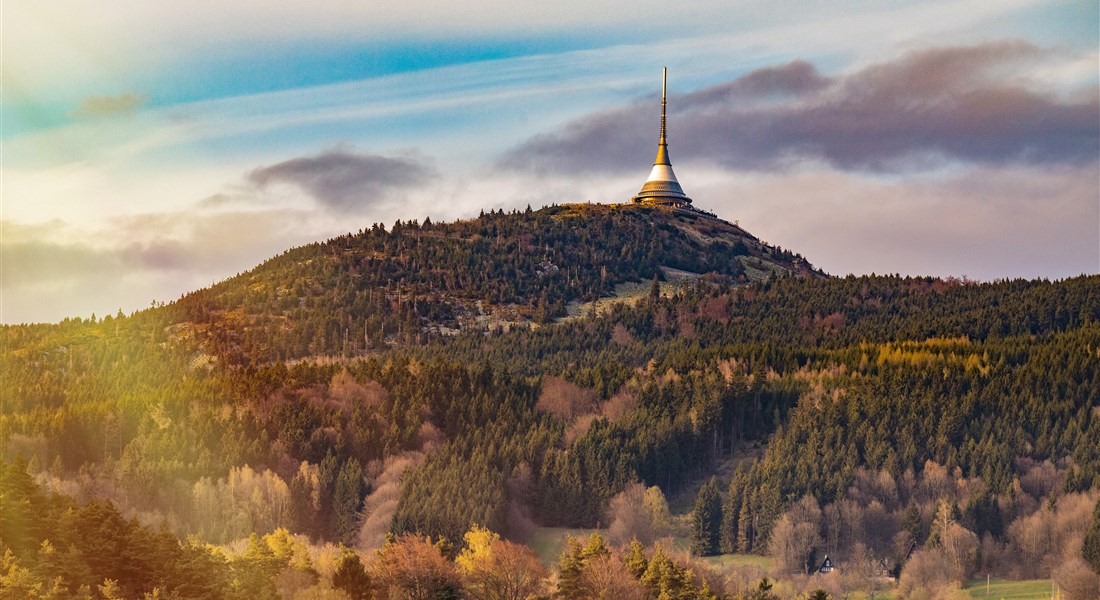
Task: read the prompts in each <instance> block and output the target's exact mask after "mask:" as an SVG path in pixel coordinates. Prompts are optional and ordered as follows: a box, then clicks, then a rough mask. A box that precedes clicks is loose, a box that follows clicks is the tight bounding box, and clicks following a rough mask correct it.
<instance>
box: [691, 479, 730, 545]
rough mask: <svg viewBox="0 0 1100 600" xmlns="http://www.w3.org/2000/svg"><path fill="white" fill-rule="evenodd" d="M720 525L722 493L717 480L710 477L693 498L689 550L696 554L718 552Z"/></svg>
mask: <svg viewBox="0 0 1100 600" xmlns="http://www.w3.org/2000/svg"><path fill="white" fill-rule="evenodd" d="M721 526H722V495H721V494H720V493H719V492H718V480H717V479H716V478H715V477H711V478H710V481H708V482H707V483H706V484H705V485H703V487H702V489H700V490H699V495H698V496H696V498H695V509H694V510H693V511H692V515H691V552H692V553H693V554H696V555H698V556H710V555H712V554H717V553H718V541H719V539H720V537H721V531H720V529H721Z"/></svg>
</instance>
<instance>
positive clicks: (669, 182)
mask: <svg viewBox="0 0 1100 600" xmlns="http://www.w3.org/2000/svg"><path fill="white" fill-rule="evenodd" d="M661 77H662V78H661V137H660V138H659V139H658V141H657V159H656V160H654V161H653V170H652V171H650V173H649V179H647V180H646V182H645V184H644V185H642V191H640V192H638V195H637V196H634V202H641V203H645V204H660V205H664V206H686V205H689V204H691V198H688V197H687V195H686V194H684V190H683V188H681V187H680V182H679V181H677V180H676V174H675V173H673V172H672V161H670V160H669V158H668V118H667V114H666V113H667V112H668V67H665V68H664V71H663V73H662V76H661Z"/></svg>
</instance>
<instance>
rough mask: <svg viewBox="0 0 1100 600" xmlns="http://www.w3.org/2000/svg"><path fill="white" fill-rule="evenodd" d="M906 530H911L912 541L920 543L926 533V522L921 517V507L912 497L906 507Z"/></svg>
mask: <svg viewBox="0 0 1100 600" xmlns="http://www.w3.org/2000/svg"><path fill="white" fill-rule="evenodd" d="M905 530H906V531H908V532H909V537H910V540H911V543H913V544H920V542H921V538H922V537H923V535H922V534H923V533H924V522H923V521H922V519H921V515H920V508H919V507H917V503H916V502H914V501H913V500H912V499H910V500H909V506H908V507H906V509H905Z"/></svg>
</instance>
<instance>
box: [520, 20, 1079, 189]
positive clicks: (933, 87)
mask: <svg viewBox="0 0 1100 600" xmlns="http://www.w3.org/2000/svg"><path fill="white" fill-rule="evenodd" d="M1056 59H1057V55H1055V54H1054V53H1053V52H1051V51H1048V50H1044V49H1041V48H1038V47H1036V46H1034V45H1031V44H1028V43H1025V42H1020V41H1007V42H999V43H987V44H982V45H976V46H961V47H948V48H934V49H930V50H922V51H919V52H913V53H910V54H907V55H905V56H903V57H901V58H899V59H896V60H892V61H889V62H883V63H879V64H874V65H870V66H867V67H864V68H862V69H859V70H857V71H855V72H853V73H850V74H843V75H836V76H826V75H823V74H821V73H820V72H818V70H817V69H815V68H814V67H813V66H811V65H810V64H809V63H807V62H805V61H794V62H791V63H787V64H785V65H779V66H773V67H767V68H764V69H759V70H756V71H753V72H751V73H748V74H746V75H744V76H742V77H739V78H737V79H734V80H732V81H729V82H726V83H723V84H719V85H716V86H712V87H709V88H705V89H702V90H700V91H697V92H695V93H692V94H688V95H686V96H683V97H679V98H673V99H672V100H671V106H672V108H671V114H670V120H671V125H670V130H671V133H670V144H671V145H672V148H673V151H674V152H673V157H674V159H676V158H680V159H699V160H705V161H709V162H713V163H716V164H719V165H723V166H725V167H728V168H734V169H750V170H783V169H786V168H788V167H791V166H795V165H799V164H803V163H805V162H807V161H809V162H822V163H825V164H828V165H831V166H833V167H836V168H840V169H844V170H868V171H878V172H904V171H913V170H920V169H922V168H925V167H927V166H929V164H930V163H931V164H933V165H936V164H940V163H942V162H944V161H963V162H969V163H975V164H998V165H1007V164H1082V163H1086V162H1090V161H1093V160H1095V159H1096V157H1097V156H1098V155H1100V121H1098V119H1097V118H1096V115H1097V114H1098V112H1100V91H1098V90H1097V88H1096V87H1095V85H1093V86H1092V87H1090V88H1089V89H1087V90H1085V93H1080V94H1067V93H1066V90H1062V89H1053V88H1051V87H1049V86H1045V87H1044V86H1043V84H1042V83H1040V82H1036V81H1032V80H1029V78H1028V77H1027V74H1028V72H1029V70H1031V69H1034V68H1035V67H1036V66H1039V65H1042V64H1043V63H1044V62H1048V61H1051V60H1056ZM655 114H656V110H655V104H654V102H653V101H646V102H637V103H634V104H632V105H630V106H626V107H622V108H619V109H615V110H610V111H606V112H602V113H598V114H595V115H592V116H589V117H586V118H584V119H581V120H579V121H575V122H573V123H572V124H570V125H568V126H567V127H566V128H565V130H564V132H563V133H560V134H551V135H542V136H538V137H535V138H532V139H530V140H528V141H527V142H525V143H523V144H521V145H520V146H518V147H517V148H515V149H514V150H512V151H510V152H509V153H507V154H506V155H505V156H504V158H503V160H502V164H503V165H504V166H506V167H509V168H513V169H520V170H531V171H536V172H544V173H545V172H585V171H603V172H615V171H620V170H622V169H626V168H636V166H637V165H638V164H639V162H641V161H642V160H644V158H643V156H645V157H648V155H649V154H651V153H652V151H653V146H654V138H655V135H654V134H655V129H656V128H655V126H654V125H655V123H654V120H655V119H654V116H655Z"/></svg>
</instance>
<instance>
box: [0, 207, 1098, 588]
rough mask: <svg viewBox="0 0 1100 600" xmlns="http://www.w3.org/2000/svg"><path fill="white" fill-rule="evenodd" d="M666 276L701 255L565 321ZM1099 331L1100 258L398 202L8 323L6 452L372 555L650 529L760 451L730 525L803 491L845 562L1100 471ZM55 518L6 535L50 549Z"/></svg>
mask: <svg viewBox="0 0 1100 600" xmlns="http://www.w3.org/2000/svg"><path fill="white" fill-rule="evenodd" d="M765 271H771V272H775V273H777V274H781V275H795V276H782V277H761V276H759V274H760V273H763V272H765ZM685 274H689V275H685ZM663 275H667V277H668V279H670V280H674V279H677V278H680V279H682V280H684V281H687V282H690V283H688V284H687V285H682V286H679V287H672V288H671V289H668V290H666V293H664V294H660V293H648V292H647V293H643V294H640V295H635V299H634V301H633V302H630V303H610V304H609V305H607V306H604V307H603V309H602V310H582V311H580V314H578V315H577V316H575V317H572V318H562V315H563V313H564V309H565V306H566V305H567V304H568V303H570V302H578V301H581V300H592V299H593V298H597V297H601V296H603V297H607V296H610V295H611V294H613V293H614V292H615V290H616V289H621V286H623V285H624V284H628V283H629V282H635V283H634V285H635V286H636V287H640V288H642V289H648V290H653V285H652V282H653V279H654V277H655V276H656V277H657V278H660V277H662V276H663ZM754 279H755V280H756V281H753V280H754ZM505 322H507V323H513V324H519V325H521V326H516V327H510V328H506V327H503V326H498V325H501V324H503V323H505ZM1098 348H1100V276H1088V277H1084V276H1083V277H1077V278H1073V279H1068V280H1065V281H1058V282H1049V281H1001V282H993V283H983V284H978V283H972V282H964V281H945V280H940V279H935V278H911V277H905V278H901V277H845V278H830V277H825V276H823V275H821V274H820V273H817V272H815V271H813V270H812V269H811V268H810V267H809V266H808V265H807V264H806V263H805V261H803V260H802V259H800V258H799V257H797V256H795V255H792V254H789V253H786V252H782V251H779V250H778V249H774V248H770V247H768V246H767V245H766V244H764V243H762V242H760V241H759V240H756V239H755V238H753V237H752V236H750V235H748V234H747V233H745V232H743V231H742V230H740V229H739V228H737V227H736V226H735V225H732V224H729V223H725V222H723V221H720V220H717V219H713V218H710V217H708V216H706V215H701V214H696V213H684V212H666V211H656V210H649V209H644V208H643V209H639V208H636V207H601V206H588V205H576V206H566V207H553V208H549V209H545V210H542V211H533V212H531V213H514V214H507V215H506V214H501V213H498V214H491V215H484V216H483V217H481V218H479V219H477V220H473V221H467V222H460V223H455V224H448V225H434V224H431V225H429V224H416V225H413V224H397V225H395V226H394V227H392V228H391V230H390V231H384V230H382V229H381V228H380V227H375V228H372V229H371V230H369V231H364V232H362V233H359V234H356V235H349V236H344V237H341V238H337V239H334V240H330V241H328V242H325V243H319V244H315V245H311V246H306V247H303V248H298V249H295V250H290V251H288V252H286V253H284V254H283V255H281V256H279V257H276V258H274V259H272V260H270V261H268V262H267V263H264V264H263V265H261V266H259V267H257V268H256V269H254V270H252V271H249V272H248V273H244V274H241V275H239V276H237V277H234V278H232V279H230V280H227V281H225V282H222V283H220V284H218V285H216V286H214V287H213V288H210V289H207V290H201V291H198V292H195V293H194V294H190V295H188V296H186V297H184V298H182V299H181V300H180V301H178V302H176V303H173V304H170V305H167V306H162V307H157V308H153V309H149V310H145V311H141V312H139V313H136V314H134V315H130V316H124V315H117V316H109V317H107V318H104V319H102V320H99V321H91V320H81V319H76V320H66V321H64V322H62V323H59V324H55V325H27V326H6V327H2V328H0V373H2V374H3V377H2V378H0V397H2V398H3V405H2V408H0V447H2V448H3V451H4V458H5V461H6V462H10V460H11V459H10V458H9V457H17V456H20V455H22V456H24V457H26V459H27V462H25V463H24V462H19V463H15V465H14V466H11V467H8V469H9V471H10V470H12V469H14V470H15V471H18V472H20V473H22V472H29V473H31V474H32V475H33V476H34V478H35V479H36V485H40V486H42V487H43V489H44V490H46V491H48V492H57V493H61V494H64V495H65V496H69V497H72V498H73V499H74V500H64V499H61V497H60V496H50V497H49V498H47V497H46V496H47V495H46V494H39V493H37V492H34V486H33V485H31V484H30V483H29V482H28V481H25V478H23V477H22V476H20V477H14V476H12V477H10V478H9V479H10V480H11V481H13V482H15V483H16V484H18V486H16V487H18V489H14V488H12V489H8V488H5V489H0V504H2V505H0V518H7V517H5V516H4V515H9V514H10V515H32V514H36V512H35V508H36V506H37V505H36V503H37V504H44V503H47V502H48V503H50V505H49V506H46V507H44V511H45V512H43V513H42V514H60V513H62V512H65V511H67V510H68V507H67V503H71V502H75V503H76V504H86V505H87V506H90V507H92V508H91V509H88V510H86V511H84V510H82V511H80V512H81V514H83V513H84V512H88V513H89V514H100V513H104V512H105V511H104V509H102V508H101V507H99V505H97V504H95V503H91V504H88V503H90V502H91V501H93V500H102V499H106V500H109V501H110V502H111V503H112V504H114V505H115V506H117V507H118V509H119V510H120V511H121V513H122V514H123V515H126V516H136V517H139V518H140V519H141V521H142V522H143V523H145V524H148V525H152V526H153V527H160V526H161V525H162V524H163V525H164V526H166V527H167V528H168V529H169V530H170V531H171V533H172V534H174V535H176V536H178V537H179V538H180V539H184V538H186V537H187V536H190V535H194V536H197V539H198V540H201V541H205V542H211V543H223V544H224V543H230V542H232V541H234V540H241V539H243V538H247V537H249V535H250V534H252V533H257V534H263V533H267V532H272V531H275V530H276V529H277V528H281V527H282V528H287V529H288V530H290V531H291V532H294V533H300V534H304V535H306V536H308V537H309V538H310V539H311V540H313V541H314V542H342V543H344V544H347V545H349V546H353V547H356V548H358V549H360V550H362V551H364V554H363V555H364V556H369V555H370V554H369V553H366V552H365V551H366V550H367V549H370V548H375V547H377V546H378V545H380V544H382V543H383V541H384V540H385V535H386V534H387V533H388V532H393V533H403V532H404V533H417V534H430V535H433V536H440V535H442V536H445V537H446V538H448V539H449V540H451V541H454V542H458V541H459V540H461V539H462V536H463V533H464V532H466V531H467V530H468V529H469V528H470V527H471V526H472V525H474V524H478V525H482V526H486V527H489V528H490V529H492V530H494V531H498V532H500V533H502V534H505V535H508V536H511V537H512V538H514V539H523V537H524V535H525V533H526V532H528V531H530V529H531V527H532V526H533V525H536V524H537V525H546V526H568V527H595V526H598V525H612V527H611V528H610V529H609V531H611V532H614V531H620V532H622V531H628V532H630V533H633V534H639V535H649V536H651V537H652V536H654V535H656V533H655V532H657V531H665V532H667V531H668V527H669V524H668V521H670V520H671V516H667V518H666V517H662V519H664V522H663V524H662V525H661V527H664V529H662V528H661V527H657V526H656V525H654V526H653V527H651V528H650V529H645V528H641V527H640V526H638V525H637V524H638V523H639V522H640V521H638V520H637V519H636V518H635V519H634V520H633V521H630V523H633V525H622V523H623V522H624V517H623V515H624V514H626V515H627V517H629V516H630V515H631V514H634V513H630V510H634V511H635V512H637V511H641V510H642V509H641V508H638V507H637V506H635V507H634V508H633V509H630V506H632V505H630V504H629V503H630V502H631V500H630V498H631V497H633V498H634V499H635V500H637V501H638V502H641V500H640V499H641V497H642V496H643V495H644V496H645V497H646V498H649V500H647V502H649V506H657V507H658V508H660V507H661V506H662V503H663V502H664V499H665V497H666V495H672V494H675V493H677V492H683V493H689V492H684V489H685V488H687V487H688V486H689V485H690V484H691V483H692V482H693V481H699V480H701V479H705V478H706V477H707V476H709V475H711V474H714V473H716V472H720V471H719V470H718V465H720V464H723V463H727V464H728V463H729V462H731V461H733V462H737V463H738V464H739V465H740V468H737V469H736V470H734V471H733V472H732V473H730V471H729V470H726V471H721V473H723V474H725V475H727V476H728V479H724V480H723V481H721V486H719V483H718V482H715V483H714V484H708V486H707V489H708V490H710V491H711V492H714V493H712V494H711V497H713V498H717V497H718V496H719V495H720V496H721V504H722V507H721V511H720V512H721V514H722V515H725V516H724V517H723V518H722V519H721V520H720V529H721V530H720V531H714V532H713V536H714V541H715V544H720V546H719V547H712V548H709V549H707V550H705V551H706V552H715V551H718V550H721V551H726V552H729V551H739V552H755V553H762V552H767V551H769V549H770V548H771V542H770V540H771V539H772V538H773V537H774V536H775V535H780V534H775V533H774V532H775V531H779V532H780V533H782V532H783V531H784V529H783V527H786V526H785V525H783V523H784V519H786V523H787V525H790V524H791V519H795V518H798V519H804V520H807V521H808V522H809V524H810V525H811V526H812V527H811V529H815V528H816V530H817V531H819V532H820V533H821V536H822V540H821V542H820V544H819V548H818V549H824V548H828V552H829V553H830V555H831V556H834V557H836V558H837V560H844V559H845V558H849V557H857V556H858V557H862V556H865V553H866V552H867V551H870V552H873V553H874V554H875V555H876V556H886V557H890V556H893V555H894V554H896V553H897V552H904V551H905V550H906V549H907V548H909V547H910V546H911V545H912V544H914V543H919V544H924V543H925V542H926V541H927V540H928V539H930V538H931V539H933V542H930V543H934V540H935V538H932V534H931V533H930V532H931V524H932V521H933V519H934V518H936V515H937V514H938V513H943V514H947V515H948V516H949V517H950V518H953V519H956V520H957V521H958V522H959V523H963V524H965V527H966V528H968V529H967V531H969V532H971V534H972V535H974V539H979V536H981V539H982V540H983V541H982V543H983V544H984V545H983V555H984V556H991V554H988V552H987V550H988V551H989V552H995V553H999V554H996V555H997V556H1004V555H1007V554H1008V552H1009V550H1008V548H1010V547H1012V548H1015V547H1016V546H1011V544H1017V542H1016V541H1014V540H1016V537H1013V536H1023V535H1024V533H1022V532H1025V530H1026V531H1031V529H1027V528H1032V529H1034V528H1042V527H1046V528H1048V529H1049V528H1050V525H1049V522H1050V520H1052V519H1055V518H1056V517H1057V515H1059V514H1060V513H1059V512H1058V511H1059V510H1061V509H1060V508H1058V507H1059V506H1060V504H1059V502H1060V500H1059V498H1062V497H1065V498H1067V499H1068V500H1067V502H1066V504H1065V506H1067V507H1075V508H1073V513H1074V514H1076V513H1079V512H1082V511H1084V509H1083V508H1082V507H1085V505H1086V504H1087V503H1088V502H1090V501H1091V500H1090V499H1091V498H1092V497H1093V496H1095V495H1096V494H1097V491H1098V490H1100V443H1098V440H1100V351H1098V350H1097V349H1098ZM13 485H14V484H13ZM643 486H646V487H648V488H649V489H648V490H647V489H645V488H644V487H643ZM11 487H12V486H9V488H11ZM719 487H721V493H720V494H718V493H717V492H715V490H716V489H717V488H719ZM631 493H633V496H630V494H631ZM623 494H625V496H624V495H623ZM1090 494H1091V495H1090ZM624 498H625V499H624ZM624 503H625V504H624ZM624 506H626V507H627V508H623V507H624ZM943 507H947V508H946V509H944V510H941V508H943ZM952 507H954V508H952ZM46 509H48V510H46ZM628 509H629V510H628ZM646 510H649V509H646ZM1066 510H1067V511H1068V510H1069V508H1066ZM51 511H52V512H51ZM624 511H625V512H624ZM952 511H954V512H958V513H959V516H958V517H951V515H952V514H954V512H952ZM106 512H109V511H106ZM658 512H660V511H658ZM665 512H667V510H666V511H665ZM1085 512H1087V511H1085ZM638 514H641V513H638ZM807 515H808V516H807ZM634 516H635V517H636V516H637V515H636V514H635V515H634ZM12 518H13V519H14V518H15V517H12ZM111 518H112V519H114V518H115V517H113V516H112V517H111ZM1057 518H1062V517H1057ZM1067 518H1068V517H1067ZM1074 518H1076V517H1074ZM27 519H28V521H27V522H28V523H30V524H31V525H28V526H27V527H18V526H16V527H13V526H12V523H13V522H12V521H11V520H10V519H9V520H8V521H5V522H4V524H5V527H2V528H0V546H3V547H4V548H11V549H13V552H15V553H16V559H17V560H18V562H19V564H22V565H30V566H32V567H35V568H36V569H38V570H37V571H36V572H46V571H44V570H42V568H44V567H42V568H39V567H41V566H42V565H49V564H52V563H50V562H49V561H50V560H52V559H51V558H50V555H49V553H48V552H47V550H48V548H49V547H48V546H44V545H42V544H41V542H42V540H43V539H44V538H43V537H42V536H44V535H47V532H48V531H50V529H49V528H48V527H46V526H45V525H42V524H41V523H38V524H35V523H37V522H36V521H34V520H33V519H31V518H30V517H27ZM1074 522H1076V521H1074ZM616 523H619V525H615V524H616ZM654 523H656V521H654ZM1014 523H1015V525H1014ZM15 525H19V523H15ZM623 527H627V529H626V530H624V529H623ZM715 527H718V525H715ZM945 527H946V526H945ZM616 528H618V529H616ZM789 529H790V528H789V527H787V530H789ZM1078 529H1081V528H1078ZM9 532H15V533H9ZM639 532H640V533H639ZM647 532H648V533H647ZM1013 532H1017V533H1013ZM135 535H139V534H137V533H135ZM142 535H143V534H142ZM280 535H285V534H280ZM13 536H17V537H13ZM165 536H167V534H162V535H161V537H160V538H159V539H162V540H164V539H165ZM986 537H988V540H989V541H985V540H986ZM170 538H171V536H167V539H168V540H169V542H170V541H171V540H170ZM967 539H969V538H967ZM1021 539H1022V538H1021ZM1059 539H1060V540H1061V539H1062V538H1059ZM1067 539H1068V538H1067ZM617 541H624V540H623V539H621V538H619V539H617ZM811 541H812V540H811ZM1063 541H1064V540H1063ZM59 543H61V542H59ZM65 543H66V544H70V545H71V546H72V547H73V548H77V549H79V548H80V547H82V546H81V543H80V542H79V541H77V540H70V541H66V542H65ZM166 543H167V542H166ZM1067 543H1068V542H1067ZM196 544H197V542H196V543H189V544H188V545H187V546H186V547H185V548H184V550H185V553H186V552H192V551H194V550H195V548H198V546H197V545H196ZM169 545H170V544H169ZM1055 545H1056V544H1054V543H1053V542H1052V545H1051V548H1053V547H1055ZM898 547H901V550H898ZM62 550H64V551H66V552H70V553H71V552H74V551H75V550H72V551H70V550H65V549H62ZM1035 552H1036V553H1038V554H1036V556H1034V557H1032V558H1033V559H1034V560H1032V561H1031V562H1029V563H1026V564H1024V565H1023V566H1021V567H1020V571H1019V573H1023V574H1027V575H1029V576H1037V573H1036V572H1033V571H1035V568H1032V567H1028V566H1027V565H1028V564H1034V565H1040V564H1046V563H1044V562H1043V560H1044V557H1043V552H1046V551H1045V550H1041V549H1040V550H1036V551H1035ZM803 558H804V557H803ZM795 562H797V561H795ZM796 566H797V565H796ZM51 568H52V567H51ZM1028 568H1031V571H1027V569H1028ZM97 574H98V578H97V577H96V576H95V575H97ZM129 575H132V576H133V577H131V580H132V581H134V582H137V583H134V584H133V585H134V586H138V585H141V582H142V581H143V578H142V577H141V574H133V573H130V574H129ZM104 576H105V575H103V574H102V573H98V572H97V573H91V574H89V573H83V574H80V573H78V574H76V575H73V581H74V582H82V583H83V584H87V585H93V584H96V582H97V581H102V578H103V577H104ZM74 589H75V588H74ZM128 591H130V592H136V591H139V590H137V589H136V588H135V589H133V590H128ZM145 591H148V590H145ZM131 595H134V594H131ZM185 597H186V595H185Z"/></svg>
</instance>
